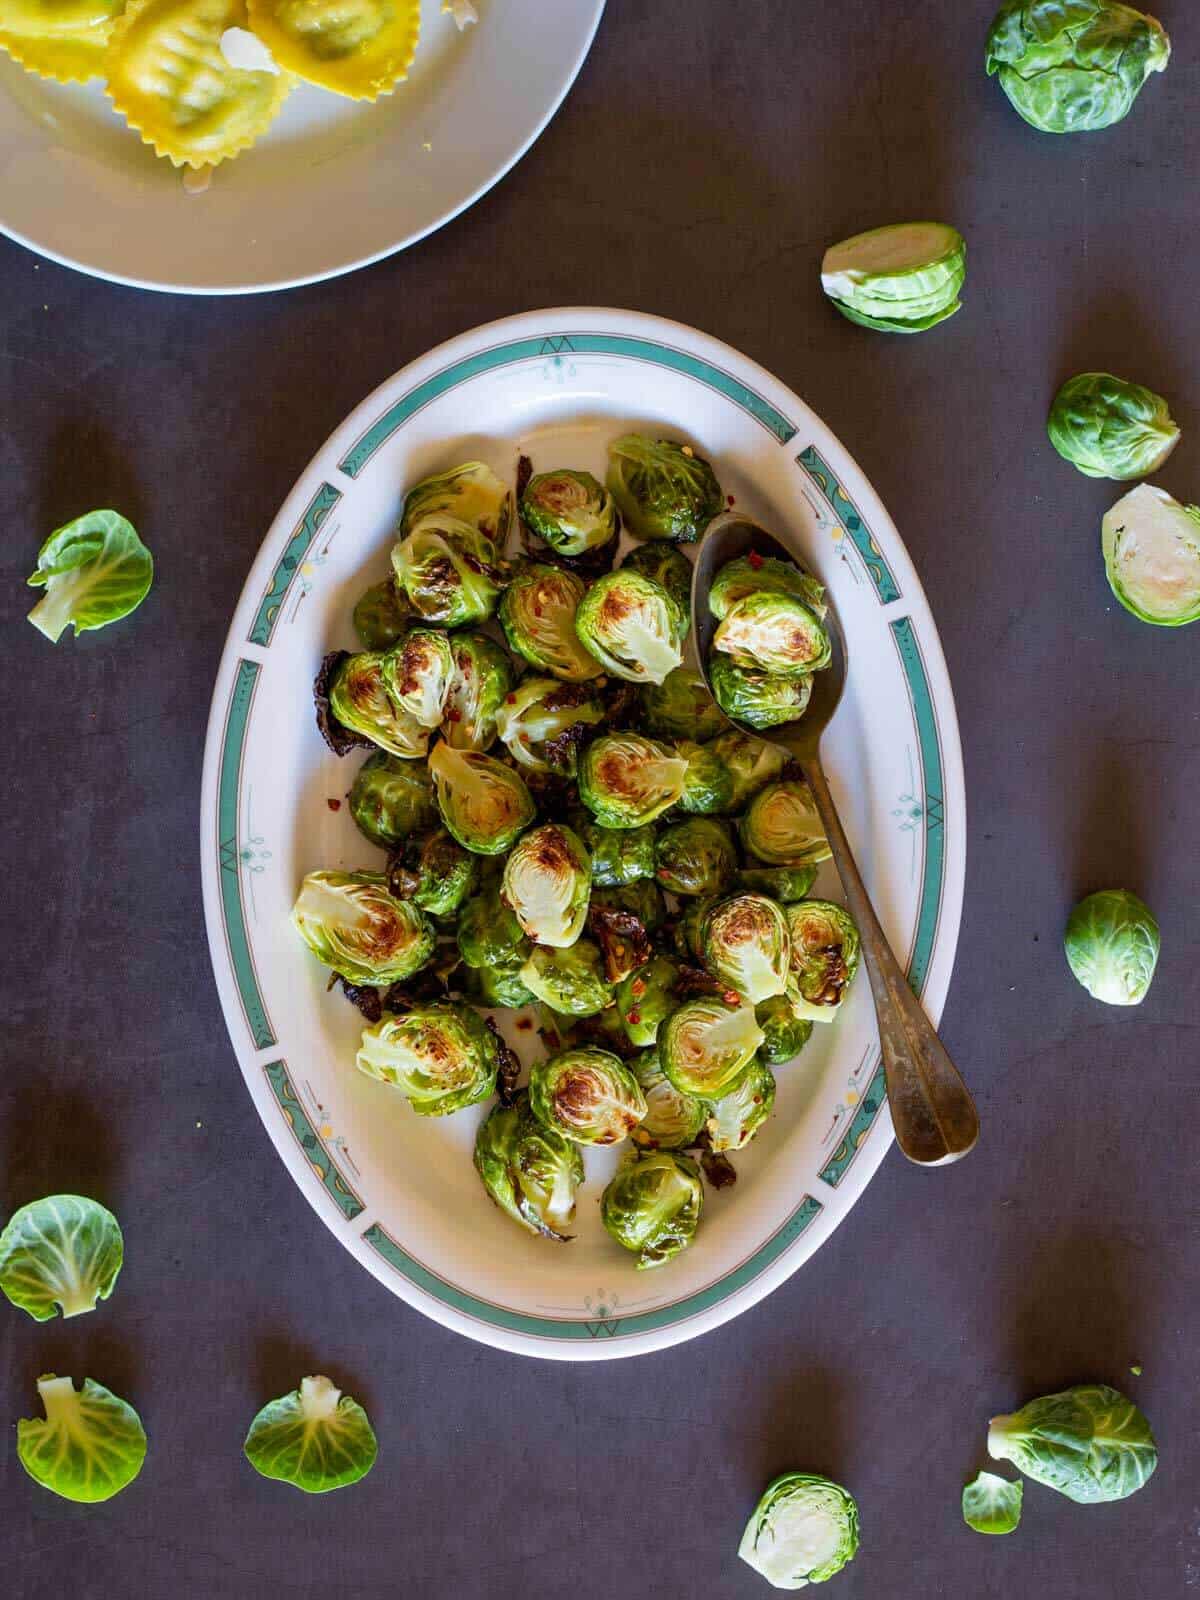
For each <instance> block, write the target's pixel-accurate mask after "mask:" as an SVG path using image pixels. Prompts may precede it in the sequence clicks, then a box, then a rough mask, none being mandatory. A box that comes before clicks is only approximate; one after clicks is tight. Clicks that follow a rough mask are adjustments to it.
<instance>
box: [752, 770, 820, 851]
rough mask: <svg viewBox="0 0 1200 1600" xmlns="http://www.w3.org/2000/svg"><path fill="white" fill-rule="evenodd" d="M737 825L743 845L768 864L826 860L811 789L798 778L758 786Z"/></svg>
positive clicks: (818, 815)
mask: <svg viewBox="0 0 1200 1600" xmlns="http://www.w3.org/2000/svg"><path fill="white" fill-rule="evenodd" d="M739 826H740V830H741V835H742V846H743V848H744V849H745V850H746V851H748V852H749V854H750V855H752V856H754V857H755V858H756V859H757V860H758V861H763V862H765V863H766V864H767V865H768V866H771V867H811V866H815V865H816V864H817V863H818V862H820V861H828V859H829V855H830V850H829V840H828V839H826V837H825V831H824V829H823V828H822V827H821V818H820V814H819V813H818V811H817V807H816V802H815V801H814V800H813V797H812V790H811V789H810V788H809V787H808V784H807V783H805V782H804V780H803V779H801V778H789V779H785V780H784V781H783V782H781V783H772V784H768V786H767V787H766V788H765V789H760V790H759V792H758V794H756V795H755V797H754V799H753V800H752V801H751V802H750V805H749V808H748V809H747V811H746V814H745V816H744V817H743V818H742V820H741V823H740V825H739Z"/></svg>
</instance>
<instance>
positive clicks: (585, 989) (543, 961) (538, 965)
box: [519, 939, 613, 1017]
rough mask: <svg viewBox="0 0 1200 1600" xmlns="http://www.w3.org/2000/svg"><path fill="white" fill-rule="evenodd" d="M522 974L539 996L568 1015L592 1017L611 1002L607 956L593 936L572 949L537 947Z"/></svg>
mask: <svg viewBox="0 0 1200 1600" xmlns="http://www.w3.org/2000/svg"><path fill="white" fill-rule="evenodd" d="M519 976H520V979H521V982H522V983H523V984H524V985H525V987H526V988H527V989H528V990H529V991H530V992H531V993H532V994H533V995H534V996H536V998H537V999H539V1000H541V1001H542V1002H543V1003H544V1004H545V1005H548V1006H550V1007H552V1008H553V1009H554V1010H555V1011H561V1012H562V1013H563V1014H564V1015H565V1016H568V1017H592V1016H595V1014H596V1012H597V1011H603V1010H604V1008H605V1006H609V1005H611V1004H612V1000H613V986H612V984H611V983H610V982H609V980H608V977H607V975H606V972H605V967H604V956H603V954H602V952H601V950H600V946H599V945H598V944H596V943H594V941H593V940H591V939H577V940H576V941H575V943H574V944H573V945H572V946H571V947H570V949H569V950H551V949H547V948H546V947H544V946H542V945H538V946H536V947H535V948H534V950H533V952H532V954H531V955H530V956H529V958H528V959H527V960H526V962H525V964H524V966H523V967H522V968H521V970H520V974H519Z"/></svg>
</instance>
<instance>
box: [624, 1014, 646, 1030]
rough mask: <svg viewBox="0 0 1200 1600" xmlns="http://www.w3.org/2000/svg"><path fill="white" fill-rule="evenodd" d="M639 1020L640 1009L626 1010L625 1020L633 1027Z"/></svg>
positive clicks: (640, 1016)
mask: <svg viewBox="0 0 1200 1600" xmlns="http://www.w3.org/2000/svg"><path fill="white" fill-rule="evenodd" d="M641 1020H642V1013H641V1012H640V1011H627V1012H626V1013H625V1021H626V1022H632V1023H633V1024H634V1026H635V1027H636V1026H637V1024H638V1023H639V1022H640V1021H641Z"/></svg>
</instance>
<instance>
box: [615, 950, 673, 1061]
mask: <svg viewBox="0 0 1200 1600" xmlns="http://www.w3.org/2000/svg"><path fill="white" fill-rule="evenodd" d="M678 978H679V967H678V965H677V964H676V963H675V962H674V961H672V960H671V958H670V957H669V956H651V958H650V960H649V961H647V962H646V963H645V964H644V965H643V966H640V967H636V968H635V969H634V971H633V972H631V973H630V974H629V976H628V977H627V978H625V979H623V980H622V982H620V983H619V984H618V985H617V1010H618V1011H619V1012H620V1013H621V1025H622V1026H623V1028H624V1029H625V1033H626V1035H627V1037H628V1039H629V1042H630V1044H636V1045H637V1046H638V1047H639V1048H644V1047H645V1046H646V1045H651V1044H653V1043H654V1041H655V1040H656V1039H657V1038H658V1029H659V1024H660V1023H661V1022H662V1020H663V1018H664V1017H667V1016H669V1015H670V1013H671V1012H672V1011H673V1010H674V1009H675V1004H676V1002H675V984H676V982H677V980H678Z"/></svg>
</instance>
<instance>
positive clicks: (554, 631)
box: [500, 562, 601, 683]
mask: <svg viewBox="0 0 1200 1600" xmlns="http://www.w3.org/2000/svg"><path fill="white" fill-rule="evenodd" d="M583 594H584V583H583V579H582V578H578V577H576V575H575V574H574V573H573V572H564V571H563V569H562V568H561V567H551V566H547V565H545V564H544V563H541V562H531V563H529V564H528V565H527V566H524V567H522V568H521V569H520V571H519V572H518V573H517V575H516V576H515V577H514V578H513V580H512V582H511V583H510V584H509V586H508V588H507V589H505V591H504V598H503V599H502V600H501V602H500V625H501V627H502V628H503V629H504V637H505V638H506V639H507V640H508V643H509V648H510V649H512V650H514V651H516V653H517V655H519V656H521V657H522V658H523V659H524V660H525V661H528V662H529V664H530V666H531V667H536V668H537V669H538V671H539V672H549V673H551V674H552V675H553V676H554V677H556V678H563V679H564V680H565V681H566V682H568V683H583V682H586V680H587V679H589V678H598V677H599V676H600V671H601V668H600V663H599V662H598V661H597V660H596V659H595V657H594V656H592V655H591V654H590V653H589V652H588V651H587V650H585V649H584V647H583V645H582V644H581V643H580V641H579V635H578V634H577V633H576V631H575V618H576V613H577V612H578V610H579V602H580V601H581V600H582V599H583Z"/></svg>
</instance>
